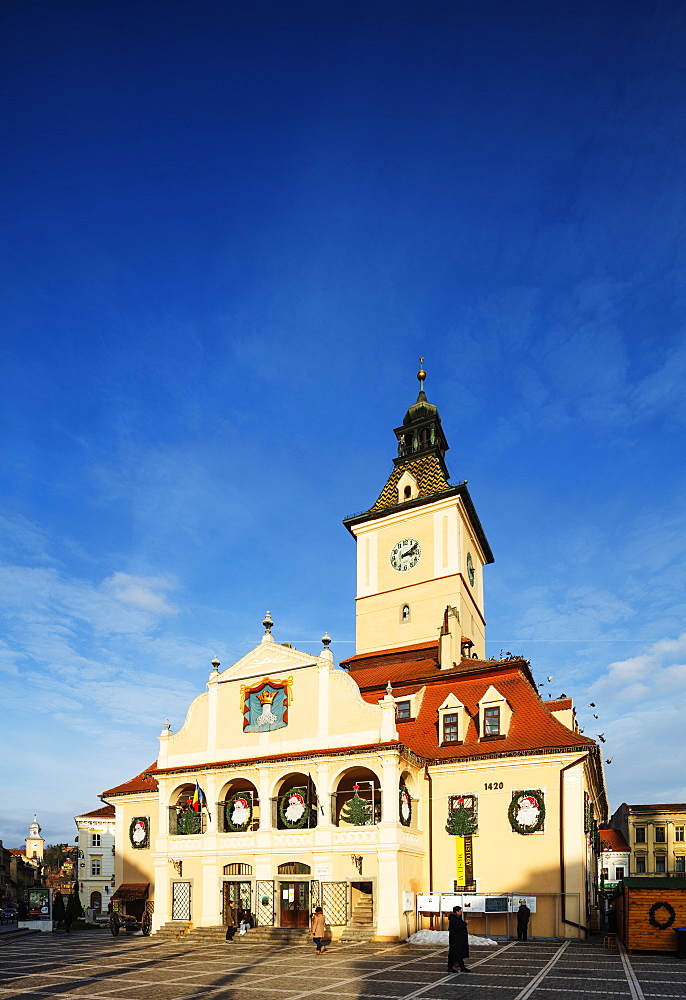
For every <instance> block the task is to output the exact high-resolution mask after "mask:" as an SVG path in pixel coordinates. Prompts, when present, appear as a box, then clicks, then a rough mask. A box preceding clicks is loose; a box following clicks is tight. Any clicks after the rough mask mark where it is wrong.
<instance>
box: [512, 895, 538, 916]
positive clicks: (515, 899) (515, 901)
mask: <svg viewBox="0 0 686 1000" xmlns="http://www.w3.org/2000/svg"><path fill="white" fill-rule="evenodd" d="M520 903H525V904H526V905H527V906H528V907H529V909H530V910H531V912H532V913H535V912H536V897H535V896H511V897H510V912H511V913H516V912H517V910H518V909H519V906H520Z"/></svg>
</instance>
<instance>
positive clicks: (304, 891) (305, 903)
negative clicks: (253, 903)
mask: <svg viewBox="0 0 686 1000" xmlns="http://www.w3.org/2000/svg"><path fill="white" fill-rule="evenodd" d="M279 906H280V908H281V926H282V927H309V924H310V884H309V882H281V883H280V884H279Z"/></svg>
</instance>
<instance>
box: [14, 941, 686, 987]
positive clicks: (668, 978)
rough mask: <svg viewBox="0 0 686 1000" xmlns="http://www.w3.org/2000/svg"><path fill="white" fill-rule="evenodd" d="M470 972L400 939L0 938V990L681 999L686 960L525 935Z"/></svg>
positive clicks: (438, 952) (474, 962)
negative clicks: (322, 943) (279, 942)
mask: <svg viewBox="0 0 686 1000" xmlns="http://www.w3.org/2000/svg"><path fill="white" fill-rule="evenodd" d="M468 964H469V967H470V969H471V972H470V973H469V974H468V975H465V974H459V975H451V974H448V973H447V972H446V951H445V950H444V949H436V948H416V947H414V946H412V945H405V944H367V945H331V946H330V948H329V950H328V951H327V952H326V954H324V955H321V956H318V955H315V954H314V953H313V950H312V948H311V947H306V946H303V945H289V946H287V947H275V946H270V945H267V944H261V945H253V944H251V943H250V941H249V940H246V941H241V942H239V943H224V942H222V943H221V944H209V945H195V946H193V945H190V944H188V943H180V942H179V943H168V942H157V941H156V940H155V937H154V936H153V937H150V938H144V937H121V936H120V937H118V938H112V937H110V935H109V934H108V933H107V932H106V931H100V932H95V931H93V932H80V933H74V934H71V935H69V936H67V935H66V934H64V933H57V934H52V935H48V934H40V935H35V936H31V937H26V938H20V939H17V940H14V941H4V942H2V943H0V1000H10V998H15V997H16V998H21V1000H45V998H50V997H54V998H56V1000H71V998H74V1000H148V998H152V1000H196V998H197V1000H305V998H310V997H324V998H326V997H330V998H341V1000H528V998H529V997H531V998H532V1000H591V998H595V997H597V998H599V1000H606V998H607V1000H610V998H615V997H616V998H618V1000H620V998H627V1000H663V998H664V1000H667V998H684V1000H686V962H680V961H679V960H678V959H676V958H674V957H673V956H670V955H665V956H661V955H632V956H629V955H627V954H626V952H624V951H623V950H620V951H605V950H604V949H603V948H602V947H601V946H600V945H598V944H586V943H583V944H582V943H576V942H568V943H560V942H554V941H550V942H537V941H529V942H527V943H526V944H518V943H516V942H511V943H509V944H504V945H501V946H499V947H496V948H494V947H491V948H473V949H472V954H471V958H470V959H469V962H468Z"/></svg>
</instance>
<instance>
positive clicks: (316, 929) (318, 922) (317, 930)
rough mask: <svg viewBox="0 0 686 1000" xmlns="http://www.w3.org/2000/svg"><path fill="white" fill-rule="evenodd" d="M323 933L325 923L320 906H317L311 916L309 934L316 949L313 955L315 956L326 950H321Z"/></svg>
mask: <svg viewBox="0 0 686 1000" xmlns="http://www.w3.org/2000/svg"><path fill="white" fill-rule="evenodd" d="M325 931H326V921H325V920H324V911H323V910H322V908H321V906H318V907H317V908H316V910H315V911H314V913H313V914H312V923H311V924H310V934H311V935H312V940H313V941H314V945H315V948H316V952H315V954H317V955H321V954H322V953H323V952H325V951H326V948H322V938H323V937H324V933H325Z"/></svg>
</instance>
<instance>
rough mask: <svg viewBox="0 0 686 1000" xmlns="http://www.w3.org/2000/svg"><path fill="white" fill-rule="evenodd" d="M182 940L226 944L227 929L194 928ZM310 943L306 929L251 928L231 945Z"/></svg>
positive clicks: (236, 936)
mask: <svg viewBox="0 0 686 1000" xmlns="http://www.w3.org/2000/svg"><path fill="white" fill-rule="evenodd" d="M160 929H161V928H160ZM177 937H178V935H177ZM180 940H183V941H186V942H187V943H188V944H191V945H194V944H200V945H203V944H223V943H224V942H226V927H224V926H221V925H218V926H210V927H192V928H191V929H190V930H189V931H188V933H187V934H184V935H183V936H182V937H181V938H180ZM310 941H311V938H310V934H309V931H308V930H307V929H306V928H304V927H251V928H250V929H249V930H247V931H246V932H245V934H240V933H239V932H238V931H236V933H235V934H234V936H233V939H232V942H231V943H232V944H233V943H235V944H238V943H244V944H279V945H286V944H289V945H290V944H309V943H310Z"/></svg>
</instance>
